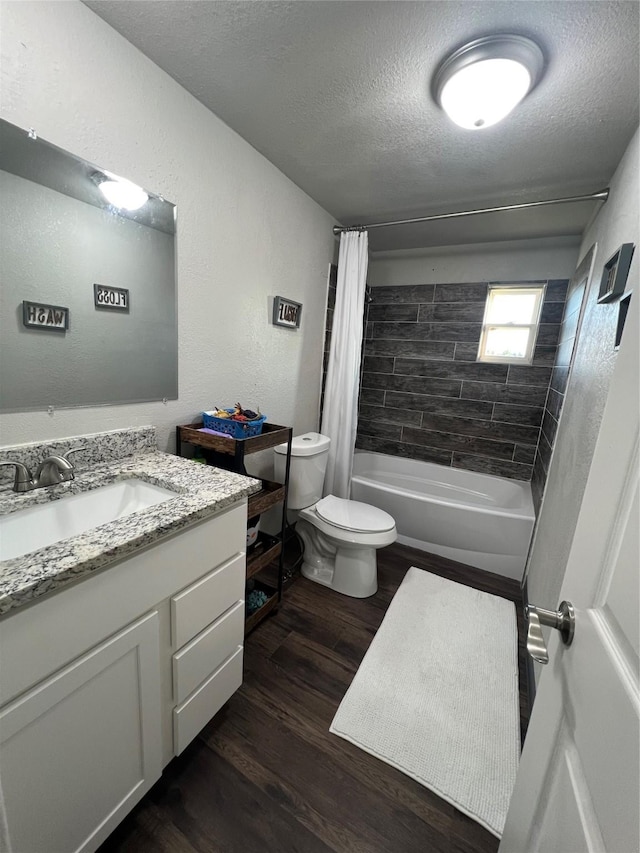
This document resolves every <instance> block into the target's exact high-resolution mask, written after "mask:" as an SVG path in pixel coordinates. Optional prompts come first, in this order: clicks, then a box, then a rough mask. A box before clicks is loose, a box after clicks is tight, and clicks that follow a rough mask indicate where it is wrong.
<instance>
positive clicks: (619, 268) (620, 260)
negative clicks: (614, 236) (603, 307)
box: [598, 243, 635, 303]
mask: <svg viewBox="0 0 640 853" xmlns="http://www.w3.org/2000/svg"><path fill="white" fill-rule="evenodd" d="M634 249H635V246H634V244H633V243H623V244H622V246H620V248H619V249H618V251H617V252H614V254H613V255H611V257H610V258H609V260H608V261H607V263H606V264H605V265H604V269H603V270H602V279H601V281H600V291H599V293H598V302H599V303H601V302H611V301H612V300H614V299H617V297H618V296H620V295H621V294H622V293H624V288H625V284H626V283H627V276H628V275H629V267H630V266H631V258H632V257H633V250H634Z"/></svg>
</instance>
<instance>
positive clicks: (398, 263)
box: [367, 214, 580, 287]
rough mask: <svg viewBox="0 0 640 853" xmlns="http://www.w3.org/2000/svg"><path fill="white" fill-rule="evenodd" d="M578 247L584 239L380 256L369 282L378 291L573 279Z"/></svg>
mask: <svg viewBox="0 0 640 853" xmlns="http://www.w3.org/2000/svg"><path fill="white" fill-rule="evenodd" d="M514 215H515V214H514ZM579 244H580V238H579V237H554V238H548V239H536V240H513V241H505V242H495V243H475V244H469V245H461V246H443V247H440V248H433V249H423V250H417V249H416V250H411V251H400V252H378V253H376V254H374V255H372V257H371V259H370V261H369V272H368V276H367V281H368V283H369V284H370V285H372V286H373V287H375V286H377V285H385V284H389V285H405V284H436V283H438V282H440V283H442V284H451V283H454V282H463V281H509V280H512V281H531V280H534V279H548V278H569V277H570V276H571V274H572V273H573V271H574V270H575V268H576V261H577V259H578V247H579Z"/></svg>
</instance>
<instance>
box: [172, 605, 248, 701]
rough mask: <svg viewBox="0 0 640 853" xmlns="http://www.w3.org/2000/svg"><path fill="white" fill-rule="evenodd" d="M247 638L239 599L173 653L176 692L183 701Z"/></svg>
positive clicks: (179, 699) (175, 694)
mask: <svg viewBox="0 0 640 853" xmlns="http://www.w3.org/2000/svg"><path fill="white" fill-rule="evenodd" d="M243 639H244V601H239V602H238V603H237V604H236V605H235V606H234V607H232V608H231V610H229V611H227V613H224V614H223V615H222V616H221V617H220V618H219V619H218V620H217V621H216V622H214V624H213V625H210V626H209V627H208V628H205V630H204V631H203V632H202V633H201V634H199V635H198V636H197V637H195V639H193V640H192V641H191V642H190V643H188V644H187V645H186V646H185V647H184V648H183V649H181V650H180V651H179V652H178V653H177V654H175V655H174V656H173V692H174V696H175V700H176V703H178V704H179V703H180V702H182V701H183V700H184V699H186V698H187V696H188V695H189V694H190V693H191V692H192V691H193V690H195V689H196V687H197V686H198V685H199V684H202V682H203V681H204V680H205V678H207V677H208V676H209V675H211V673H212V672H213V671H214V670H215V669H217V668H218V667H219V666H220V664H221V663H222V662H223V661H225V660H226V659H227V658H228V657H229V655H231V654H232V653H233V652H234V651H235V650H236V649H237V648H238V646H241V645H242V642H243Z"/></svg>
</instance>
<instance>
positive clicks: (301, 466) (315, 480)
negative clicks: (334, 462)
mask: <svg viewBox="0 0 640 853" xmlns="http://www.w3.org/2000/svg"><path fill="white" fill-rule="evenodd" d="M330 444H331V439H330V438H327V436H326V435H320V433H318V432H306V433H304V435H296V436H294V437H293V440H292V442H291V470H290V471H289V495H288V500H287V507H288V508H289V509H304V508H305V507H307V506H312V505H313V504H314V503H316V502H317V501H319V500H320V498H321V497H322V486H323V484H324V474H325V471H326V470H327V460H328V458H329V445H330ZM274 453H275V457H274V467H275V477H276V480H278V481H279V482H280V483H284V477H285V468H286V464H287V445H286V444H279V445H278V446H277V447H274Z"/></svg>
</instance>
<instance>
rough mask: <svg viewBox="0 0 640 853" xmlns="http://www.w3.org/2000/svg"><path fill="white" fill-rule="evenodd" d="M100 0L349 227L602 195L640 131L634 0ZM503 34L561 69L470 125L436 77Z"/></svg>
mask: <svg viewBox="0 0 640 853" xmlns="http://www.w3.org/2000/svg"><path fill="white" fill-rule="evenodd" d="M85 2H86V4H87V5H88V6H89V7H90V8H91V9H93V10H94V11H95V12H96V13H97V14H98V15H100V16H101V17H102V18H104V20H105V21H107V22H108V23H109V24H111V25H112V26H113V27H114V28H115V29H116V30H118V31H119V32H120V33H121V34H122V35H123V36H124V37H125V38H127V39H128V40H129V41H130V42H132V43H133V44H134V45H135V46H136V47H138V48H139V49H140V50H141V51H142V52H143V53H145V54H146V55H147V56H148V57H149V58H150V59H152V60H153V61H154V62H155V63H156V64H157V65H159V66H160V67H161V68H163V69H164V70H165V71H166V72H168V73H169V74H170V75H171V76H172V77H173V78H174V79H175V80H177V81H178V82H179V83H180V84H181V85H182V86H184V87H185V88H186V89H188V90H189V91H190V92H191V93H192V94H193V95H195V97H196V98H198V99H199V100H200V101H202V103H203V104H205V105H206V106H207V107H209V108H210V109H211V110H212V111H213V112H214V113H216V115H218V116H219V117H220V118H221V119H223V120H224V121H225V122H226V123H227V124H228V125H229V126H230V127H232V128H233V129H234V130H236V131H237V132H238V133H239V134H240V135H241V136H243V137H244V138H245V139H246V140H247V141H248V142H250V143H251V145H253V146H254V147H255V148H257V149H258V150H259V151H260V152H262V153H263V154H264V155H265V156H266V157H267V158H268V159H269V160H271V161H272V162H273V163H275V165H276V166H278V167H279V168H280V169H281V170H282V171H283V172H284V173H285V174H286V175H287V176H288V177H289V178H291V179H292V180H293V181H294V182H295V183H296V184H297V185H298V186H300V187H301V188H302V189H303V190H305V191H306V192H307V193H308V194H309V195H310V196H311V197H312V198H314V199H315V200H316V201H317V202H318V203H319V204H321V205H322V207H324V208H325V209H326V210H328V211H330V212H331V213H332V214H333V215H334V216H335V217H336V218H337V219H338V220H339V221H340V222H342V223H343V224H353V223H367V222H374V221H381V220H388V219H397V218H404V217H409V216H420V215H426V214H430V213H440V212H445V211H453V210H462V209H466V208H469V207H481V206H492V205H495V204H500V203H514V202H521V201H532V200H537V199H544V198H550V197H557V196H568V195H575V194H578V193H582V192H592V191H594V190H598V189H601V188H602V187H603V186H606V184H607V183H608V181H609V179H610V178H611V175H612V174H613V172H614V170H615V167H616V165H617V163H618V162H619V160H620V158H621V156H622V154H623V152H624V150H625V147H626V145H627V143H628V142H629V140H630V138H631V136H632V135H633V132H634V130H635V128H636V127H637V125H638V112H639V95H638V89H639V78H640V69H639V57H640V49H639V23H638V20H639V14H638V13H639V8H640V5H639V4H638V2H635V0H632V1H631V2H628V1H627V2H608V1H607V0H595V2H582V0H558V2H545V0H534V2H529V0H519V2H513V0H508V2H493V0H479V2H474V1H473V0H461V1H459V0H446V1H445V2H439V1H438V0H425V2H404V0H377V2H368V0H356V2H341V0H333V2H323V0H307V2H304V0H294V2H270V0H259V2H246V1H245V0H240V2H227V0H215V2H191V0H180V2H172V0H163V1H162V2H157V0H148V2H144V3H141V2H137V0H120V2H113V0H85ZM495 32H514V33H518V34H521V35H525V36H529V37H530V38H533V39H534V40H535V41H537V42H538V44H539V45H540V47H541V48H542V50H543V52H544V54H545V59H546V69H545V73H544V76H543V78H542V80H541V82H540V83H539V85H538V86H537V87H536V89H535V90H534V91H533V92H532V93H531V94H530V95H529V96H528V97H527V98H526V99H525V101H524V102H523V103H522V104H521V105H520V106H519V107H518V108H517V110H516V111H515V112H514V113H513V114H512V115H511V116H509V117H508V118H507V119H506V120H505V121H504V122H502V123H501V124H498V125H496V126H494V127H492V128H488V129H486V130H483V131H480V132H472V131H464V130H462V129H460V128H457V127H456V126H455V125H453V124H452V123H451V122H450V121H449V120H448V119H447V118H446V116H445V115H444V114H443V113H442V111H441V110H440V109H439V108H438V107H437V106H436V104H435V103H434V102H433V100H432V97H431V95H430V82H431V78H432V76H433V73H434V71H435V69H436V68H437V66H438V64H439V63H440V62H441V60H442V59H443V58H444V57H445V56H446V55H447V54H448V53H449V52H451V51H452V50H453V49H455V48H456V47H458V46H460V45H461V44H463V43H464V42H466V41H469V40H471V39H473V38H477V37H479V36H482V35H486V34H490V33H495ZM170 120H171V117H170V116H167V121H170ZM594 209H595V208H594V204H581V205H566V206H565V205H563V206H559V207H554V208H542V209H540V210H537V211H528V212H519V213H509V214H500V215H497V214H496V215H491V216H489V215H486V216H485V215H483V216H476V217H467V218H465V219H460V220H453V221H449V222H446V223H442V222H441V223H438V224H437V225H434V224H431V225H423V226H410V227H409V226H407V227H405V226H401V227H394V228H385V229H379V230H376V231H372V232H371V235H370V238H371V246H372V248H373V249H378V250H382V249H401V248H414V247H419V246H433V245H447V244H454V243H465V242H477V241H486V240H487V239H501V240H508V239H520V238H523V237H539V236H555V235H561V234H580V233H581V232H582V230H583V228H584V226H585V225H586V223H587V221H588V219H589V217H590V215H591V214H592V213H593V211H594Z"/></svg>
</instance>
